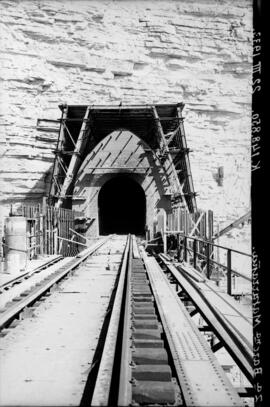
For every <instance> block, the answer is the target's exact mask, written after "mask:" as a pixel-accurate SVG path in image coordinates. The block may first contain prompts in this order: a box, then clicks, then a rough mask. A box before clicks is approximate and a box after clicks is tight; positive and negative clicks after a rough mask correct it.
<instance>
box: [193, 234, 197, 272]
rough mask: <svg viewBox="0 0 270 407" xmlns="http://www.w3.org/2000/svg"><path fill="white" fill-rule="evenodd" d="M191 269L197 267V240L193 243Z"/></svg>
mask: <svg viewBox="0 0 270 407" xmlns="http://www.w3.org/2000/svg"><path fill="white" fill-rule="evenodd" d="M193 267H194V268H196V267H197V240H196V239H194V241H193Z"/></svg>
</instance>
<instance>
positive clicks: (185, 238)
mask: <svg viewBox="0 0 270 407" xmlns="http://www.w3.org/2000/svg"><path fill="white" fill-rule="evenodd" d="M184 260H185V261H186V262H187V237H186V236H185V237H184Z"/></svg>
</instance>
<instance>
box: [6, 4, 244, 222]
mask: <svg viewBox="0 0 270 407" xmlns="http://www.w3.org/2000/svg"><path fill="white" fill-rule="evenodd" d="M0 8H1V24H0V38H1V48H2V53H1V75H0V76H1V88H2V90H1V98H0V99H1V106H0V120H1V121H0V125H1V138H0V152H1V187H0V194H1V196H0V200H1V203H0V204H1V207H2V208H4V207H7V206H8V205H9V204H10V203H12V202H16V201H17V202H18V201H21V200H23V199H26V198H27V199H28V200H32V201H36V200H40V199H41V197H42V196H43V195H44V194H45V193H46V188H47V184H48V181H49V173H50V171H51V168H52V164H53V158H54V156H53V154H52V149H54V148H55V144H56V139H57V133H51V132H48V133H46V132H42V133H41V132H38V131H37V130H36V121H37V118H50V119H56V118H59V117H60V111H59V109H58V104H60V103H68V104H115V105H117V104H119V102H120V101H122V103H123V104H143V103H146V104H151V103H176V102H184V103H185V105H186V106H185V109H184V116H185V129H186V137H187V143H188V147H189V148H191V149H192V152H191V154H190V161H191V169H192V175H193V179H194V186H195V190H196V192H197V193H198V194H199V195H198V198H197V202H198V206H199V208H201V209H208V208H211V209H213V211H214V213H215V217H216V219H219V221H220V222H221V227H222V224H227V223H229V222H230V221H231V220H234V219H235V218H236V217H238V216H240V215H242V214H243V213H244V212H245V211H246V210H247V209H248V207H249V203H250V202H249V201H250V115H251V62H252V42H251V41H252V2H251V0H240V1H238V2H234V1H232V0H223V1H218V0H215V1H214V0H197V1H190V0H183V1H181V2H178V1H168V0H166V1H150V0H144V1H128V0H127V1H105V0H103V1H80V0H78V1H74V0H73V1H71V0H70V1H68V0H62V1H56V0H51V1H43V0H42V1H34V0H31V1H30V0H29V1H27V0H24V1H19V0H18V1H11V0H10V1H8V0H3V1H1V3H0ZM219 167H223V173H224V179H223V182H221V183H220V182H218V179H217V172H218V168H219Z"/></svg>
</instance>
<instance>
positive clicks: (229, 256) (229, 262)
mask: <svg viewBox="0 0 270 407" xmlns="http://www.w3.org/2000/svg"><path fill="white" fill-rule="evenodd" d="M227 293H228V294H229V295H232V251H231V249H227Z"/></svg>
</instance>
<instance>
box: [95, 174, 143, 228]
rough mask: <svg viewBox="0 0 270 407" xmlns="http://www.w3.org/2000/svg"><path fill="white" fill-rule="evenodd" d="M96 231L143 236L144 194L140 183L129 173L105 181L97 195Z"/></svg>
mask: <svg viewBox="0 0 270 407" xmlns="http://www.w3.org/2000/svg"><path fill="white" fill-rule="evenodd" d="M98 217H99V234H100V235H108V234H111V233H116V234H128V233H133V234H136V235H144V233H145V224H146V197H145V193H144V190H143V188H142V187H141V185H140V184H139V183H138V182H137V181H135V180H134V179H133V178H132V177H129V176H128V175H126V174H125V175H124V174H123V175H122V174H121V175H117V176H115V177H113V178H111V179H110V180H108V181H106V182H105V183H104V185H103V186H102V187H101V189H100V191H99V195H98Z"/></svg>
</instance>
